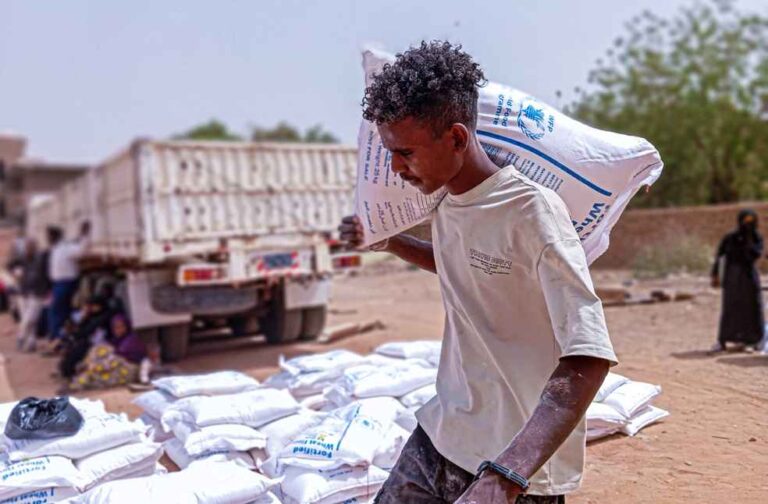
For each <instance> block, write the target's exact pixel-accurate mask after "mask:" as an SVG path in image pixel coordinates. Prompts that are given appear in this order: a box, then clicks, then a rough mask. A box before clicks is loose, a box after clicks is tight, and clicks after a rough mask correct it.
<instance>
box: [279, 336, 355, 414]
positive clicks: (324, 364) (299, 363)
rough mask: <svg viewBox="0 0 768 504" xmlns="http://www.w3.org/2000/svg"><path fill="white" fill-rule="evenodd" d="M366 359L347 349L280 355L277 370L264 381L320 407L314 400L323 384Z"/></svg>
mask: <svg viewBox="0 0 768 504" xmlns="http://www.w3.org/2000/svg"><path fill="white" fill-rule="evenodd" d="M365 361H366V359H365V357H363V356H362V355H359V354H356V353H354V352H350V351H349V350H332V351H330V352H325V353H321V354H314V355H304V356H299V357H294V358H293V359H289V360H286V359H285V357H283V356H282V355H281V356H280V361H279V364H280V369H281V372H279V373H277V374H275V375H273V376H271V377H270V378H268V379H267V381H266V382H265V383H264V384H265V385H266V386H268V387H273V388H277V389H284V390H288V391H289V392H290V393H291V394H293V396H294V397H296V398H298V399H302V400H306V401H307V404H310V405H311V406H313V409H322V407H323V406H324V404H323V403H322V402H317V401H318V400H319V399H320V397H315V396H321V394H322V393H323V390H325V388H326V387H328V386H330V385H331V384H333V383H334V382H335V381H336V380H338V378H339V377H340V376H341V375H342V373H343V372H344V370H345V369H347V368H349V367H351V366H357V365H360V364H362V363H364V362H365Z"/></svg>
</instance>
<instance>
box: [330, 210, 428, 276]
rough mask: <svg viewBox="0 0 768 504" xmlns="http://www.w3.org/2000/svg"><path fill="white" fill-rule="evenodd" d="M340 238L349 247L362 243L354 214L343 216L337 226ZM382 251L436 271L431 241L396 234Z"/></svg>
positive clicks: (361, 233)
mask: <svg viewBox="0 0 768 504" xmlns="http://www.w3.org/2000/svg"><path fill="white" fill-rule="evenodd" d="M339 232H340V233H341V235H340V238H341V240H342V241H344V242H346V243H347V244H348V245H349V246H350V247H359V246H360V245H361V244H362V243H363V225H362V223H361V222H360V219H359V218H358V217H356V216H349V217H344V219H343V220H342V221H341V225H340V226H339ZM381 251H383V252H389V253H391V254H394V255H396V256H397V257H399V258H400V259H402V260H403V261H406V262H409V263H411V264H414V265H416V266H418V267H419V268H421V269H425V270H427V271H431V272H432V273H436V272H437V268H436V266H435V254H434V252H433V250H432V243H430V242H428V241H426V240H419V239H418V238H414V237H412V236H406V235H398V236H394V237H392V238H390V239H389V240H388V242H387V245H386V247H385V248H383V249H381Z"/></svg>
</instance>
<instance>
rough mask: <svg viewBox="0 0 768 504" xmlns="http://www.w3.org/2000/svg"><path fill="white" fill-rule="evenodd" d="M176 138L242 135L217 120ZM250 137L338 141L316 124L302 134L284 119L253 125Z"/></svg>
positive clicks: (223, 138)
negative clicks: (269, 124)
mask: <svg viewBox="0 0 768 504" xmlns="http://www.w3.org/2000/svg"><path fill="white" fill-rule="evenodd" d="M173 138H174V139H176V140H211V141H241V140H243V137H242V136H240V135H238V134H237V133H234V132H232V131H230V130H229V128H228V127H227V125H226V124H224V123H223V122H221V121H219V120H217V119H211V120H210V121H208V122H206V123H203V124H200V125H198V126H195V127H193V128H191V129H189V130H187V131H185V132H184V133H181V134H178V135H174V137H173ZM250 139H251V140H252V141H254V142H308V143H338V142H339V139H338V138H336V136H334V135H333V134H332V133H331V132H329V131H326V130H325V129H324V128H323V127H322V126H321V125H319V124H317V125H315V126H312V127H311V128H309V129H308V130H307V131H306V132H305V133H304V134H302V133H301V132H300V131H299V130H298V129H297V128H296V127H294V126H292V125H290V124H288V123H287V122H285V121H281V122H279V123H277V125H276V126H275V127H273V128H261V127H258V126H256V127H254V128H252V129H251V135H250Z"/></svg>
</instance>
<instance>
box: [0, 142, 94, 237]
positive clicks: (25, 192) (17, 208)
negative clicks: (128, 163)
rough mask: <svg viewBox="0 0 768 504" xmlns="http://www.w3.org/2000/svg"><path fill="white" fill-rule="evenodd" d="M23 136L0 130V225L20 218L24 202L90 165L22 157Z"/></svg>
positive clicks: (25, 145) (72, 176)
mask: <svg viewBox="0 0 768 504" xmlns="http://www.w3.org/2000/svg"><path fill="white" fill-rule="evenodd" d="M26 148H27V139H26V138H25V137H23V136H21V135H15V134H6V133H0V225H5V226H8V225H13V224H19V223H20V222H23V219H24V214H25V212H26V208H27V204H28V203H29V202H30V201H31V200H32V199H34V198H38V197H41V196H45V195H48V194H52V193H53V192H54V191H56V190H58V189H59V188H61V186H62V185H63V184H65V183H67V182H68V181H70V180H72V179H73V178H75V177H77V176H78V175H80V174H81V173H83V172H84V171H85V170H88V169H89V168H90V167H89V166H88V165H82V164H68V163H58V162H55V163H54V162H49V161H45V160H42V159H34V158H27V157H25V153H26Z"/></svg>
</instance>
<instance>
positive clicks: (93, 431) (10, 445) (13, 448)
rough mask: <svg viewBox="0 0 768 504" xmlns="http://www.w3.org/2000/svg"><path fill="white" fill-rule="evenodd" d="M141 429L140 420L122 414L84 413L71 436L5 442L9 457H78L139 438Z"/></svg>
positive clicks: (143, 427)
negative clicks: (101, 414)
mask: <svg viewBox="0 0 768 504" xmlns="http://www.w3.org/2000/svg"><path fill="white" fill-rule="evenodd" d="M145 431H146V426H145V425H144V424H142V423H140V422H131V421H129V420H128V418H127V417H126V416H125V415H124V414H122V415H111V414H107V415H104V416H91V417H85V419H84V422H83V426H82V427H81V428H80V430H79V431H78V432H77V433H76V434H73V435H72V436H68V437H59V438H53V439H40V440H37V439H36V440H13V439H6V440H5V443H6V447H7V450H8V457H9V458H10V460H11V461H19V460H26V459H30V458H35V457H43V456H47V455H61V456H62V457H67V458H71V459H81V458H85V457H87V456H88V455H92V454H94V453H98V452H101V451H104V450H109V449H110V448H114V447H115V446H120V445H124V444H126V443H136V442H139V441H141V439H142V436H143V435H144V433H145Z"/></svg>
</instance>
